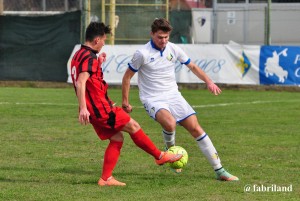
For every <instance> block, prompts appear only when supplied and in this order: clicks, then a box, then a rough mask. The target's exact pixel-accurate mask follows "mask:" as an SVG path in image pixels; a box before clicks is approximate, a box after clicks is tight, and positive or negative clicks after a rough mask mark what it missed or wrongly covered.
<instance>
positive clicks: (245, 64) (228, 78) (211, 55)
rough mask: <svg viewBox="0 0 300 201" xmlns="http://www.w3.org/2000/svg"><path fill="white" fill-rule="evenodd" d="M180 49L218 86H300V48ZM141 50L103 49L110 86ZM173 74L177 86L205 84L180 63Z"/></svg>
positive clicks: (119, 80) (203, 46)
mask: <svg viewBox="0 0 300 201" xmlns="http://www.w3.org/2000/svg"><path fill="white" fill-rule="evenodd" d="M178 46H179V47H181V48H182V49H183V50H184V51H185V52H186V53H187V54H188V56H189V57H190V59H191V61H192V62H194V63H196V64H197V65H198V66H199V67H200V68H201V69H202V70H203V71H204V72H205V73H206V74H207V75H208V76H209V77H210V78H211V79H212V80H213V81H214V82H215V83H223V84H247V85H259V84H285V85H299V84H300V47H277V46H255V45H239V44H236V43H234V42H231V43H230V44H227V45H222V44H214V45H211V44H207V45H206V44H201V45H193V44H178ZM141 47H142V45H113V46H112V45H106V46H104V47H103V49H102V51H101V52H105V53H106V54H107V59H106V62H104V63H103V65H102V70H103V73H104V78H105V80H106V81H107V82H108V83H109V84H121V83H122V77H123V74H124V73H125V71H126V69H127V68H128V63H129V62H130V60H131V58H132V56H133V54H134V52H135V51H136V50H137V49H139V48H141ZM75 48H79V46H75ZM75 48H74V50H75ZM70 59H71V57H70ZM69 65H70V64H69ZM174 71H175V73H176V80H177V82H178V83H203V81H201V80H200V79H199V78H197V77H196V76H195V75H194V74H193V73H192V72H191V71H190V70H189V68H188V67H187V66H185V65H181V64H180V62H177V63H176V66H175V69H174ZM68 72H69V69H68ZM68 82H70V80H69V81H68ZM131 84H134V85H136V84H137V75H134V77H133V78H132V80H131Z"/></svg>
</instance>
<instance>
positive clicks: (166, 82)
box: [122, 18, 239, 181]
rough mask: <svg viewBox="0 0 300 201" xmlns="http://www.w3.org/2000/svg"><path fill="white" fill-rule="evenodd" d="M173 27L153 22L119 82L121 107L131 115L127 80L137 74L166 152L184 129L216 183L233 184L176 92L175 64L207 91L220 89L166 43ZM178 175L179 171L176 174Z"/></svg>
mask: <svg viewBox="0 0 300 201" xmlns="http://www.w3.org/2000/svg"><path fill="white" fill-rule="evenodd" d="M171 31H172V26H171V25H170V24H169V22H168V21H167V20H166V19H163V18H160V19H155V20H154V22H153V23H152V25H151V40H150V41H149V42H148V43H147V44H145V45H144V46H143V47H142V48H141V49H139V50H137V51H136V52H135V54H134V55H133V58H132V60H131V62H130V63H129V64H128V66H129V67H128V69H127V70H126V72H125V74H124V76H123V80H122V107H123V109H124V110H125V111H126V112H128V113H129V112H131V111H132V106H131V105H130V104H129V100H128V98H129V90H130V80H131V78H132V77H133V75H134V74H135V73H136V72H138V87H139V96H140V100H141V101H142V103H143V105H144V107H145V109H146V111H147V112H148V114H149V116H150V117H152V118H153V119H155V120H156V121H157V122H158V123H159V124H160V125H161V126H162V129H163V130H162V135H163V138H164V142H165V145H166V147H167V148H169V147H171V146H174V145H175V129H176V125H177V124H180V125H181V126H183V127H184V128H185V129H186V130H187V131H188V132H189V133H190V134H191V135H192V136H193V137H194V138H195V141H196V142H197V144H198V146H199V148H200V150H201V151H202V153H203V154H204V155H205V157H206V158H207V160H208V161H209V162H210V164H211V166H212V167H213V169H214V170H215V173H216V177H217V179H218V180H224V181H236V180H239V179H238V178H237V177H236V176H233V175H231V174H230V173H229V172H227V171H226V170H225V169H224V168H223V167H222V165H221V161H220V158H219V155H218V153H217V151H216V149H215V147H214V145H213V144H212V142H211V140H210V138H209V136H208V135H207V134H206V133H205V131H204V130H203V129H202V127H201V126H200V124H199V123H198V120H197V116H196V115H195V113H196V112H195V111H194V110H193V108H192V107H191V106H190V105H189V104H188V102H187V101H186V100H185V99H184V97H183V96H182V95H181V93H180V92H179V91H178V86H177V83H176V79H175V62H176V61H177V60H178V61H180V62H181V63H182V64H185V65H186V66H187V67H188V68H189V69H190V70H191V71H192V72H193V73H194V74H195V75H196V76H197V77H198V78H199V79H201V80H203V81H204V82H205V83H206V85H207V88H208V90H209V91H210V92H211V93H213V94H214V95H219V94H220V93H221V89H220V88H219V87H218V86H217V85H215V84H214V83H213V81H212V80H211V79H210V78H209V77H208V76H207V75H206V74H205V73H204V71H202V70H201V68H200V67H198V66H197V65H196V64H194V63H193V62H192V61H191V60H190V58H189V57H188V56H187V55H186V53H185V52H183V50H182V49H181V48H179V47H178V46H177V45H176V44H174V43H171V42H169V37H170V33H171ZM175 171H176V172H181V170H175Z"/></svg>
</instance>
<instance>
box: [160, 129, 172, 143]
mask: <svg viewBox="0 0 300 201" xmlns="http://www.w3.org/2000/svg"><path fill="white" fill-rule="evenodd" d="M162 135H163V138H164V142H165V145H166V147H167V148H170V147H171V146H174V145H175V131H172V132H169V131H165V130H164V129H163V131H162Z"/></svg>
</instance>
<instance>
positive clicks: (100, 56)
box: [98, 52, 106, 64]
mask: <svg viewBox="0 0 300 201" xmlns="http://www.w3.org/2000/svg"><path fill="white" fill-rule="evenodd" d="M98 61H99V63H100V64H102V63H103V62H105V61H106V53H105V52H102V53H101V54H100V55H99V56H98Z"/></svg>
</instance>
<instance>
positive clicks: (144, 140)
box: [130, 129, 161, 159]
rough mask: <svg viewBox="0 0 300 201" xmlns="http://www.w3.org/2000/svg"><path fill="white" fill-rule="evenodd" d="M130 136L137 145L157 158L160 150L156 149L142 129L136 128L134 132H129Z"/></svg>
mask: <svg viewBox="0 0 300 201" xmlns="http://www.w3.org/2000/svg"><path fill="white" fill-rule="evenodd" d="M130 137H131V139H132V140H133V142H134V143H135V144H136V145H137V146H138V147H140V148H141V149H143V150H144V151H145V152H147V153H149V154H151V155H152V156H154V158H156V159H159V157H160V154H161V151H160V150H159V149H157V147H156V146H155V145H154V143H153V142H152V141H151V139H150V138H149V137H148V136H147V135H146V134H145V133H144V131H143V130H142V129H140V130H138V131H137V132H136V133H134V134H130Z"/></svg>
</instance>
